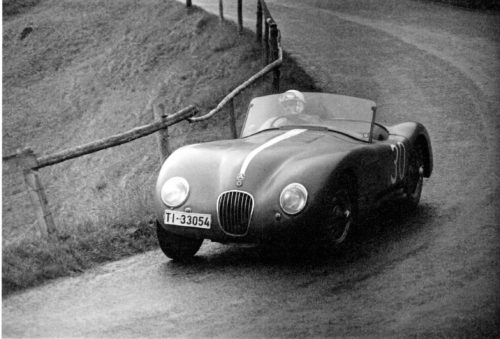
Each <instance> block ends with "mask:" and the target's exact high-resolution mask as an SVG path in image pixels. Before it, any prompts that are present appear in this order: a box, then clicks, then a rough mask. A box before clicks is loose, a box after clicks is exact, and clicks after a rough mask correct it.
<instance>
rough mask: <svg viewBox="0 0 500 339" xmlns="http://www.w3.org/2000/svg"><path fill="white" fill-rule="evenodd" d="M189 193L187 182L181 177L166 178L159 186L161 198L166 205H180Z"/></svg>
mask: <svg viewBox="0 0 500 339" xmlns="http://www.w3.org/2000/svg"><path fill="white" fill-rule="evenodd" d="M188 194H189V184H188V182H187V180H186V179H184V178H182V177H173V178H170V179H168V180H167V181H166V182H165V183H164V184H163V186H162V187H161V200H163V202H164V203H165V205H167V206H168V207H178V206H180V205H182V204H183V203H184V202H185V201H186V199H187V197H188Z"/></svg>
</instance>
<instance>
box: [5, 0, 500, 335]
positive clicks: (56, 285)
mask: <svg viewBox="0 0 500 339" xmlns="http://www.w3.org/2000/svg"><path fill="white" fill-rule="evenodd" d="M193 2H194V3H195V4H197V5H200V4H207V8H208V6H212V8H211V9H212V10H214V11H217V10H218V8H217V7H216V3H217V2H216V1H209V0H203V1H201V0H195V1H193ZM233 2H235V1H232V2H231V3H233ZM268 2H269V7H270V10H271V12H272V13H273V15H274V17H275V19H276V21H277V22H278V25H279V27H280V28H281V31H282V36H283V46H284V48H285V49H286V50H287V51H288V52H289V53H290V54H291V55H292V56H293V57H294V58H296V59H297V61H298V62H299V63H300V64H301V65H302V66H304V67H305V68H306V70H307V71H308V72H309V73H311V74H312V75H313V76H314V77H315V78H316V79H318V85H320V86H321V87H322V88H323V89H324V90H325V91H335V92H339V93H342V94H351V95H357V96H362V97H368V98H370V99H374V100H376V101H377V102H378V104H379V112H380V119H381V120H382V121H385V122H388V123H397V122H400V121H408V120H417V121H420V122H422V123H424V125H426V126H427V127H428V129H429V131H430V134H431V138H432V142H433V146H434V159H435V172H434V174H433V176H432V177H431V178H430V180H428V181H426V182H425V186H424V193H423V197H422V203H421V206H420V208H419V210H418V212H417V213H416V214H415V215H411V216H409V215H406V213H404V211H398V210H397V207H388V208H386V209H384V210H382V211H381V212H380V214H379V215H378V216H375V217H374V219H373V220H371V221H369V222H367V223H366V225H364V226H365V228H364V230H363V231H362V232H361V231H360V232H358V233H357V234H356V238H355V240H354V241H353V243H352V248H351V249H350V250H346V251H344V252H342V253H339V254H338V255H336V256H332V257H330V258H310V257H307V256H305V255H303V254H302V253H290V252H286V251H277V250H275V251H271V250H270V249H268V248H259V247H255V246H223V245H218V244H213V243H208V242H207V243H206V244H204V246H203V247H202V249H201V251H200V252H199V254H198V256H197V259H196V260H195V261H194V262H193V263H191V264H187V265H183V264H178V263H174V262H172V261H170V260H168V259H167V258H166V257H164V256H163V254H162V253H160V252H159V251H154V252H150V253H146V254H143V255H139V256H136V257H132V258H129V259H126V260H122V261H119V262H115V263H111V264H108V265H104V266H102V267H99V268H97V269H95V270H91V271H89V272H86V273H84V274H83V275H81V276H78V277H74V278H68V279H61V280H57V281H55V282H52V283H49V284H47V285H45V286H42V287H38V288H34V289H31V290H28V291H26V292H23V293H20V294H16V295H12V296H10V297H9V298H7V299H5V300H3V325H2V328H3V336H5V337H21V336H22V337H36V336H44V337H47V336H48V337H54V336H57V337H68V336H79V337H81V336H91V337H139V336H141V337H154V336H167V335H168V336H182V337H200V336H203V337H206V336H224V337H261V336H265V337H269V336H280V337H281V336H284V337H289V336H300V337H304V336H345V335H353V336H360V335H384V336H385V335H403V336H407V335H429V334H434V335H436V334H444V335H492V336H493V335H496V336H498V335H500V331H499V329H498V327H499V322H498V319H499V305H500V300H499V288H498V287H499V278H500V274H499V273H500V267H499V266H500V265H499V261H498V260H499V257H500V256H499V243H500V242H499V234H498V232H499V221H498V220H499V218H498V212H497V210H498V206H499V202H500V192H499V189H498V187H499V186H498V183H499V174H498V165H499V153H500V152H499V149H498V146H499V142H498V140H499V139H498V132H499V130H500V128H499V127H500V123H499V115H498V113H497V111H498V110H497V107H498V105H499V104H500V98H499V93H500V91H499V89H500V77H499V76H498V75H499V74H500V57H499V56H500V53H499V50H500V48H499V46H500V43H499V39H500V38H499V37H500V34H497V33H498V31H499V28H498V26H499V20H500V15H499V14H498V13H496V14H495V13H484V12H483V13H476V12H473V11H467V10H461V9H456V8H453V7H447V6H440V5H433V4H429V3H426V2H406V1H400V2H394V1H385V2H379V3H378V4H377V5H376V6H372V5H370V3H371V2H370V1H355V2H354V3H362V4H364V5H365V6H362V7H353V5H350V4H352V3H353V2H348V1H345V2H333V3H334V4H328V1H321V0H316V1H314V0H310V1H298V0H289V1H287V2H286V3H283V2H280V1H277V0H274V1H271V0H270V1H268ZM325 4H326V5H325ZM335 4H341V5H338V6H337V5H335ZM225 5H226V11H227V12H226V17H230V16H231V15H230V13H229V12H230V11H232V9H231V4H229V3H227V1H226V2H225ZM245 6H246V7H245V17H248V18H249V19H254V12H255V9H254V2H253V1H246V2H245ZM333 6H336V8H333ZM209 9H210V8H209ZM233 13H234V12H233ZM249 22H251V23H250V24H249V25H250V27H253V26H254V22H255V21H253V22H252V21H249ZM353 53H354V55H355V57H353Z"/></svg>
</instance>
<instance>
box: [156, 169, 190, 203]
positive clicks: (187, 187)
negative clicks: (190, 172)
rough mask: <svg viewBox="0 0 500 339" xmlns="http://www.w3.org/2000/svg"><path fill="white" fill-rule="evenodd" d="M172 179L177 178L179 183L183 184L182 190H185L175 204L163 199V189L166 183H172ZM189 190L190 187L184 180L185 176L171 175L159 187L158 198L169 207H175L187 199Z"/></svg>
mask: <svg viewBox="0 0 500 339" xmlns="http://www.w3.org/2000/svg"><path fill="white" fill-rule="evenodd" d="M174 180H178V181H180V183H181V184H182V185H183V187H184V190H185V194H184V197H183V198H182V199H181V200H180V201H179V202H178V203H176V204H170V203H168V202H166V201H165V199H164V189H165V187H167V184H169V182H170V185H172V184H173V183H172V182H173V181H174ZM190 191H191V188H190V186H189V182H188V181H187V180H186V178H184V177H181V176H175V177H171V178H169V179H168V180H166V181H165V182H164V183H163V185H162V186H161V189H160V199H161V201H162V202H163V203H164V204H165V205H166V206H167V207H169V208H177V207H179V206H181V205H182V204H184V203H185V202H186V200H187V199H188V197H189V193H190Z"/></svg>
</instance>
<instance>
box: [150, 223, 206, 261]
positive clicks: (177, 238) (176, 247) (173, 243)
mask: <svg viewBox="0 0 500 339" xmlns="http://www.w3.org/2000/svg"><path fill="white" fill-rule="evenodd" d="M156 234H157V236H158V242H159V244H160V248H161V250H162V251H163V253H165V255H166V256H167V257H169V258H171V259H173V260H177V261H186V260H187V259H189V258H192V257H193V256H194V255H195V254H196V252H198V250H199V249H200V247H201V244H202V242H203V239H195V238H187V237H183V236H181V235H177V234H175V233H172V232H169V231H167V230H165V229H164V228H163V226H162V225H161V224H160V223H159V222H158V221H157V222H156Z"/></svg>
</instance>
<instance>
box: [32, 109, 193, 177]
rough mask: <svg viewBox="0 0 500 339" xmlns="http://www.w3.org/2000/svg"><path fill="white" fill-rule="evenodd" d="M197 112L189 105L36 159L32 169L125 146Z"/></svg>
mask: <svg viewBox="0 0 500 339" xmlns="http://www.w3.org/2000/svg"><path fill="white" fill-rule="evenodd" d="M197 112H198V109H197V108H196V107H194V106H192V105H191V106H188V107H186V108H184V109H182V110H180V111H178V112H176V113H174V114H172V115H169V116H167V117H166V119H164V120H161V121H155V122H153V123H151V124H148V125H144V126H140V127H136V128H133V129H131V130H130V131H127V132H124V133H120V134H116V135H113V136H111V137H108V138H105V139H101V140H97V141H94V142H91V143H88V144H85V145H81V146H77V147H74V148H71V149H67V150H64V151H61V152H58V153H55V154H51V155H47V156H44V157H40V158H37V164H36V166H34V167H33V169H40V168H42V167H46V166H50V165H54V164H57V163H60V162H63V161H66V160H69V159H73V158H77V157H81V156H82V155H86V154H90V153H94V152H97V151H100V150H103V149H106V148H110V147H115V146H118V145H121V144H125V143H127V142H130V141H132V140H135V139H138V138H142V137H145V136H146V135H150V134H153V133H154V132H157V131H159V130H161V129H164V128H167V127H168V126H170V125H173V124H176V123H178V122H180V121H182V120H186V119H188V118H189V117H191V116H193V115H195V114H196V113H197Z"/></svg>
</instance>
